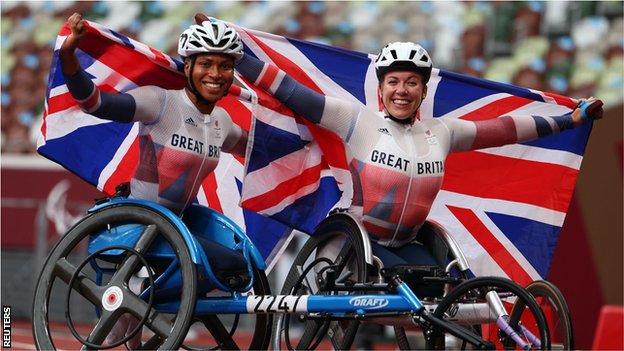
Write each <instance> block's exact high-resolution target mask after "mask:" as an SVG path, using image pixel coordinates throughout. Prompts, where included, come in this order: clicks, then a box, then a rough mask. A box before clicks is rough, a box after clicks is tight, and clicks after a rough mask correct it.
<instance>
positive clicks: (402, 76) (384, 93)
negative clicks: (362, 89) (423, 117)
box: [379, 71, 427, 119]
mask: <svg viewBox="0 0 624 351" xmlns="http://www.w3.org/2000/svg"><path fill="white" fill-rule="evenodd" d="M379 92H380V94H381V101H382V102H383V105H384V107H385V108H386V111H387V113H389V114H390V115H392V116H393V117H394V118H397V119H408V118H412V117H413V116H414V115H415V114H416V111H417V110H418V108H419V107H420V103H421V102H422V100H423V99H424V98H425V95H426V94H427V85H426V84H424V83H423V76H422V75H420V74H418V73H415V72H411V71H392V72H388V73H386V75H385V76H384V77H383V81H382V82H381V83H380V84H379Z"/></svg>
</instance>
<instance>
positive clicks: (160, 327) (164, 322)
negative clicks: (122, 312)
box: [123, 292, 173, 338]
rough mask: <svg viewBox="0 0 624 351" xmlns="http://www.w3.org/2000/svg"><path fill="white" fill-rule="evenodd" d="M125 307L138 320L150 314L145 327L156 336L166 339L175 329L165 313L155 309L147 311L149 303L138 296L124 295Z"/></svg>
mask: <svg viewBox="0 0 624 351" xmlns="http://www.w3.org/2000/svg"><path fill="white" fill-rule="evenodd" d="M123 306H124V307H125V308H126V309H127V310H128V312H130V313H131V314H132V315H134V316H135V317H136V318H138V319H142V318H143V316H145V314H146V313H149V314H150V315H149V317H148V318H147V320H146V322H145V325H146V326H148V327H149V328H150V329H151V330H152V331H153V332H154V333H155V334H156V335H158V336H160V337H162V338H166V337H167V336H169V334H170V333H171V329H173V324H172V322H171V321H170V320H169V318H167V317H166V316H165V314H164V313H160V312H158V311H156V310H155V309H151V310H150V311H148V310H147V307H148V304H147V302H145V301H143V300H141V299H140V298H139V297H138V296H136V295H134V294H132V293H131V292H130V293H126V294H124V301H123Z"/></svg>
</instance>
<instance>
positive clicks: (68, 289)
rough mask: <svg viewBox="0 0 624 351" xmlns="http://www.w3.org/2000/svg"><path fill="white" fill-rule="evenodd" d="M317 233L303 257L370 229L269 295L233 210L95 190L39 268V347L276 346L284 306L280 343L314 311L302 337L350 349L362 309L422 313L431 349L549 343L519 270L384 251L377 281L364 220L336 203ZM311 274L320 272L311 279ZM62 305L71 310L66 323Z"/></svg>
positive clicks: (407, 318)
mask: <svg viewBox="0 0 624 351" xmlns="http://www.w3.org/2000/svg"><path fill="white" fill-rule="evenodd" d="M358 230H359V231H360V232H359V234H358V235H354V234H357V233H358V232H357V231H358ZM191 233H193V234H191ZM345 233H350V234H347V235H346V236H345ZM315 234H317V235H314V236H312V239H311V241H309V242H308V244H309V245H308V244H306V246H307V247H308V249H306V247H304V250H303V251H302V252H301V253H300V254H299V256H301V257H303V256H305V255H303V254H305V253H306V252H309V254H308V256H310V257H311V256H312V254H313V253H316V251H317V249H318V248H319V243H323V242H326V241H327V240H328V239H332V238H336V237H346V238H348V239H349V240H360V241H359V242H358V243H357V244H356V245H351V244H349V245H347V246H346V248H345V246H343V247H342V249H341V250H340V252H339V254H338V255H336V256H334V257H333V258H330V257H331V256H328V257H321V256H319V257H314V259H313V260H312V262H311V263H310V264H306V263H305V262H303V263H302V264H299V263H301V262H299V263H298V262H295V265H293V269H292V270H291V273H293V272H295V273H294V274H289V279H288V281H287V284H286V285H287V286H290V289H287V286H285V288H284V291H287V292H286V293H285V294H283V295H271V292H270V288H269V285H268V282H267V278H266V275H265V273H264V269H265V264H264V262H263V260H262V257H261V255H260V254H259V252H258V250H257V249H256V248H255V247H254V245H253V243H252V242H251V241H250V240H249V239H248V238H247V236H246V235H245V234H244V233H243V232H242V230H241V229H240V228H239V227H237V226H236V224H235V223H233V222H232V221H231V220H229V219H228V218H226V217H224V216H223V215H221V214H219V213H217V212H215V211H213V210H210V209H208V208H204V207H201V206H191V207H189V208H188V209H187V210H186V211H185V212H184V214H183V215H182V217H179V216H177V215H175V214H174V213H172V212H171V211H169V210H168V209H166V208H164V207H162V206H160V205H157V204H155V203H151V202H148V201H143V200H137V199H129V198H126V197H124V196H121V195H117V196H114V197H112V198H108V199H103V200H101V201H98V202H97V203H96V204H95V206H94V207H93V208H91V209H90V210H89V211H88V215H87V216H86V217H85V218H84V219H82V220H81V221H80V222H78V223H77V224H76V225H75V226H74V227H72V228H71V229H70V230H69V231H68V232H67V233H66V234H65V235H64V236H63V237H62V238H61V240H60V241H59V242H58V243H57V244H56V246H55V247H54V248H53V249H52V251H51V252H50V254H49V256H48V258H47V260H46V262H45V264H44V266H43V268H42V271H41V273H40V276H39V279H38V282H37V285H36V288H35V295H34V301H33V315H32V317H33V335H34V338H35V343H36V346H37V348H38V349H57V348H74V349H75V348H78V347H81V348H85V349H109V348H114V347H119V346H121V345H123V344H125V343H126V342H128V341H129V340H130V339H131V338H133V337H136V336H137V335H138V336H139V337H140V338H141V343H140V348H141V349H164V350H169V349H177V348H180V347H182V348H184V349H189V350H194V349H197V348H201V349H217V348H220V349H266V348H268V346H269V343H270V342H271V327H272V325H273V315H274V314H277V315H279V316H280V318H279V319H278V322H277V323H276V327H275V330H274V331H275V333H274V335H273V347H274V349H280V348H281V345H280V340H281V337H282V336H284V340H285V342H286V344H287V347H288V348H293V347H292V346H293V343H292V342H291V337H292V336H293V334H294V332H292V333H291V329H292V328H291V327H292V326H293V325H294V323H300V324H303V333H302V334H301V335H300V337H299V341H298V343H297V348H307V349H313V348H315V347H316V346H318V344H319V342H320V340H321V337H322V336H323V335H324V334H331V335H332V338H331V340H332V342H333V343H334V346H335V347H337V348H348V347H350V344H351V343H352V341H353V337H354V335H355V332H356V331H357V326H358V325H359V323H360V322H365V321H372V322H376V323H379V322H386V323H387V324H392V323H396V324H397V330H398V331H400V330H403V331H404V329H405V328H407V327H410V326H413V325H415V326H418V328H419V329H420V330H422V331H423V332H424V334H425V336H426V340H427V345H426V347H427V348H436V349H445V348H449V347H451V346H449V344H448V343H447V342H449V340H452V342H453V343H455V344H453V345H460V346H462V347H466V346H468V347H473V346H474V347H476V348H481V349H488V348H489V349H492V348H498V347H505V348H524V349H532V348H533V349H548V348H550V334H549V328H548V326H547V324H546V320H545V317H544V314H543V312H542V310H541V309H540V306H539V305H538V304H537V303H536V301H535V299H534V298H533V297H532V296H531V295H530V294H529V293H528V292H527V291H526V290H524V289H522V288H521V287H519V286H517V285H516V284H514V283H513V282H511V281H508V280H505V279H500V278H475V279H464V278H466V277H461V276H451V275H448V274H446V273H444V274H442V273H439V272H438V273H435V274H429V273H431V269H430V270H427V269H425V270H422V269H421V271H424V273H423V272H419V274H417V275H410V274H403V272H407V273H413V272H414V271H415V269H414V267H411V268H410V267H402V268H399V269H398V270H396V269H387V270H386V269H383V268H381V266H379V264H378V265H377V267H378V268H379V269H378V270H377V272H376V273H375V274H376V275H377V278H378V279H377V280H376V281H368V279H367V277H368V272H369V268H371V267H375V264H374V262H373V261H374V257H373V256H372V255H371V254H370V251H369V249H367V247H366V245H367V244H366V241H365V240H364V238H365V236H364V235H363V234H365V231H364V230H363V228H361V227H359V226H358V224H357V221H355V220H353V218H351V217H350V216H349V215H348V214H345V213H337V214H334V215H331V216H329V217H328V218H327V219H325V220H324V221H323V222H322V223H321V224H320V225H319V226H318V227H317V229H316V233H315ZM349 240H346V241H345V242H349ZM448 243H450V244H451V245H453V244H452V243H453V242H452V240H449V241H448ZM310 247H311V248H312V249H313V250H310ZM313 251H314V252H313ZM451 251H457V252H455V254H456V260H455V261H453V262H452V263H449V265H448V267H456V266H457V267H460V269H459V271H460V273H461V274H464V273H465V271H466V269H464V268H465V267H464V265H465V259H462V258H461V257H462V256H461V254H460V252H459V251H458V249H457V248H452V247H451ZM306 260H307V259H306ZM299 261H301V260H299ZM352 262H355V263H356V266H355V268H353V267H354V266H353V264H352ZM417 268H418V267H417ZM466 268H467V267H466ZM370 271H371V272H372V270H370ZM462 272H464V273H462ZM310 274H311V275H312V276H314V284H310V283H309V281H308V279H307V277H308V276H310ZM354 277H355V278H357V279H355V278H354ZM414 279H415V281H416V283H424V285H429V284H431V285H432V286H433V288H431V290H433V291H434V292H433V295H439V290H440V289H442V291H445V292H444V293H443V294H442V295H443V297H442V298H431V299H430V298H428V297H423V298H419V297H418V296H417V294H420V293H423V294H425V295H426V294H428V293H431V292H430V291H429V292H427V291H419V290H418V289H417V290H416V294H415V291H414V290H413V289H412V287H413V286H416V285H418V284H416V285H414V284H413V282H412V281H410V280H414ZM411 286H412V287H411ZM449 287H452V290H450V289H448V288H449ZM446 290H449V291H448V292H446ZM425 295H423V296H425ZM59 296H60V298H59ZM84 306H87V307H88V308H87V310H89V311H90V312H91V313H90V314H89V317H83V318H80V319H81V321H80V322H76V320H77V318H75V317H76V314H75V313H74V312H75V311H76V310H77V309H78V308H79V307H84ZM508 311H510V312H508ZM54 314H57V315H59V314H60V315H62V316H64V318H65V323H63V322H57V321H56V320H55V319H54V317H53V316H54ZM127 316H132V317H133V318H134V319H135V320H136V321H137V322H136V323H134V324H132V325H130V327H129V328H128V330H127V332H126V333H123V335H125V336H123V335H122V336H121V337H120V338H119V339H117V340H115V341H113V342H109V341H105V340H106V339H107V336H108V335H109V334H110V333H111V331H112V330H113V329H114V327H115V325H116V323H117V322H118V321H119V320H120V319H122V318H127ZM244 317H248V320H243V318H244ZM196 322H197V323H201V324H202V325H203V326H204V327H205V328H206V330H207V331H208V332H209V334H210V335H211V337H210V338H208V341H206V340H202V341H196V340H193V338H192V336H191V335H190V334H193V333H189V328H190V326H191V324H193V323H196ZM485 322H487V323H490V322H492V323H493V324H487V325H486V326H484V325H483V323H485ZM243 324H246V326H245V327H244V328H243V327H242V325H243ZM486 327H487V328H488V331H489V333H486V332H484V329H485V328H486ZM248 330H251V333H247V332H246V331H248ZM397 337H398V339H399V345H402V346H401V347H410V345H409V344H407V338H406V337H405V332H403V334H402V335H401V334H400V333H397ZM401 338H405V340H403V341H401ZM68 340H69V341H68ZM206 343H208V344H209V345H206ZM452 347H454V346H452Z"/></svg>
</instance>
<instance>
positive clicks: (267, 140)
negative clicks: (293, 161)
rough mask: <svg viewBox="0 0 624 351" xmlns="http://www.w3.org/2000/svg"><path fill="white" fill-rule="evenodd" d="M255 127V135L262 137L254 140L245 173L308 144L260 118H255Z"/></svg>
mask: <svg viewBox="0 0 624 351" xmlns="http://www.w3.org/2000/svg"><path fill="white" fill-rule="evenodd" d="M255 128H256V133H255V135H262V139H256V140H255V142H254V148H253V150H252V152H251V155H248V158H247V159H248V164H247V173H251V172H254V171H256V170H258V169H260V168H263V167H265V166H267V165H268V164H269V163H271V162H273V161H275V160H277V159H279V158H281V157H283V156H286V155H288V154H290V153H292V152H295V151H297V150H300V149H302V148H303V147H304V146H305V145H306V144H308V142H307V141H303V140H301V139H300V138H299V136H298V135H295V134H292V133H290V132H287V131H285V130H283V129H280V128H275V127H272V126H270V125H268V124H266V123H264V122H262V121H260V120H256V125H255Z"/></svg>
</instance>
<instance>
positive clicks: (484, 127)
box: [440, 112, 574, 151]
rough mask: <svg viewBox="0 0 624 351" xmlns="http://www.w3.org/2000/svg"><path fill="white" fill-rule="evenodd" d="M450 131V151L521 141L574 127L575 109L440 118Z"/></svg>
mask: <svg viewBox="0 0 624 351" xmlns="http://www.w3.org/2000/svg"><path fill="white" fill-rule="evenodd" d="M440 121H441V122H443V123H444V124H445V125H446V126H447V127H448V129H449V132H450V134H451V151H466V150H477V149H484V148H488V147H495V146H502V145H507V144H514V143H521V142H525V141H530V140H534V139H537V138H542V137H545V136H548V135H552V134H555V133H559V132H562V131H564V130H566V129H571V128H574V123H573V121H572V113H571V112H569V113H566V114H564V115H562V116H554V117H542V116H503V117H499V118H493V119H489V120H484V121H466V120H461V119H456V118H444V117H442V118H440Z"/></svg>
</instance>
